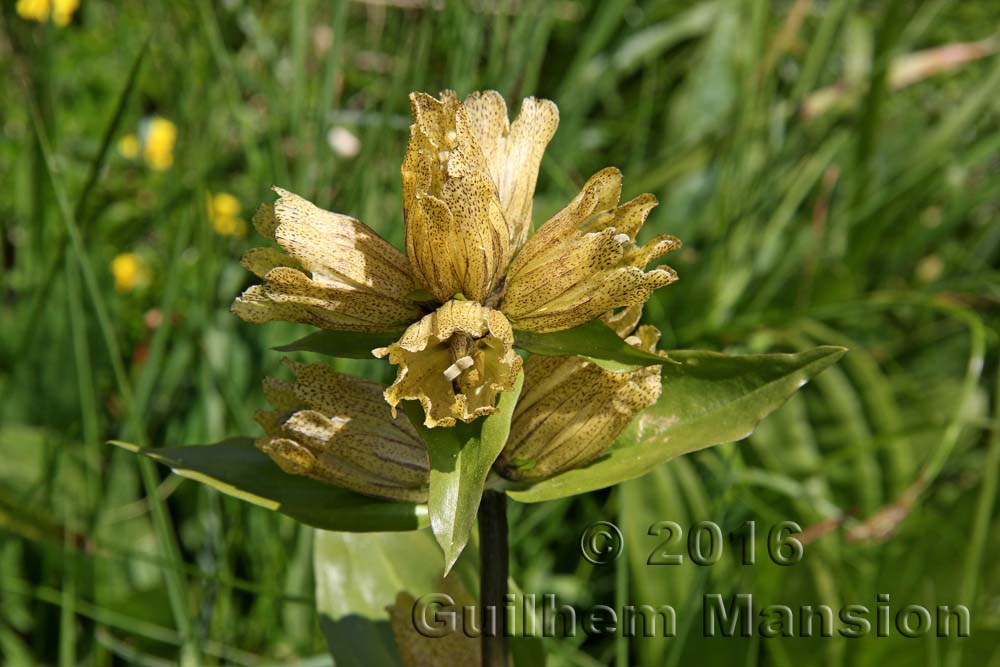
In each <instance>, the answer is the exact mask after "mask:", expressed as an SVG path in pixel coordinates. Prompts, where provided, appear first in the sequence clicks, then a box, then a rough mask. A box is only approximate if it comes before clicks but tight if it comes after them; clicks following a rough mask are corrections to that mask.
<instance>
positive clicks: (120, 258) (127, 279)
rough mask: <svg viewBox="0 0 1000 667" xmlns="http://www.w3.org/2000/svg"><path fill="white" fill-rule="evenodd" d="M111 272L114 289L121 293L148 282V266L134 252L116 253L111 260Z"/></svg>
mask: <svg viewBox="0 0 1000 667" xmlns="http://www.w3.org/2000/svg"><path fill="white" fill-rule="evenodd" d="M111 274H112V275H113V276H114V277H115V289H116V290H118V291H119V292H121V293H125V292H131V291H132V290H134V289H135V288H136V287H144V286H146V285H148V284H149V277H150V276H149V268H148V267H147V266H146V264H145V262H143V261H142V259H141V258H140V257H139V256H138V255H137V254H135V253H134V252H126V253H122V254H120V255H116V256H115V258H114V259H113V260H111Z"/></svg>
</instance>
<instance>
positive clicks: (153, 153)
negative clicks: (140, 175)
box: [118, 116, 177, 171]
mask: <svg viewBox="0 0 1000 667" xmlns="http://www.w3.org/2000/svg"><path fill="white" fill-rule="evenodd" d="M176 143H177V126H176V125H174V123H173V122H172V121H170V120H169V119H167V118H163V117H162V116H153V117H152V118H149V119H147V120H145V121H143V124H142V128H141V130H140V132H139V134H138V135H136V134H135V133H129V134H126V135H125V136H123V137H122V138H121V139H119V140H118V152H119V153H120V154H121V156H122V157H124V158H125V159H127V160H134V159H136V158H138V157H139V155H140V154H141V155H142V158H143V160H144V161H145V162H146V165H148V166H149V168H150V169H153V170H155V171H166V170H167V169H170V167H172V166H173V164H174V145H175V144H176Z"/></svg>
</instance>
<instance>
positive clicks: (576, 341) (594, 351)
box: [514, 320, 671, 370]
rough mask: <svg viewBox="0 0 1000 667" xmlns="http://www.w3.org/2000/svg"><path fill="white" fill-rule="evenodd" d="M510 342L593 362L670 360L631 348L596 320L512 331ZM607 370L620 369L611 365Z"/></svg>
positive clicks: (632, 363) (534, 351) (530, 349)
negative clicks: (559, 327) (540, 330)
mask: <svg viewBox="0 0 1000 667" xmlns="http://www.w3.org/2000/svg"><path fill="white" fill-rule="evenodd" d="M514 345H515V346H517V347H519V348H521V349H522V350H527V351H528V352H531V353H532V354H543V355H546V356H570V355H576V356H580V357H589V358H591V359H593V360H594V361H595V362H597V363H599V364H601V362H617V363H619V364H625V365H627V366H649V365H652V364H665V363H670V361H671V360H670V359H668V358H666V357H661V356H659V355H656V354H653V353H652V352H646V351H645V350H641V349H639V348H637V347H632V346H631V345H629V344H628V343H626V342H625V340H624V339H623V338H621V337H620V336H619V335H618V334H616V333H615V332H614V331H613V330H612V329H611V328H610V327H608V326H607V325H606V324H604V322H601V321H600V320H593V321H591V322H587V323H586V324H581V325H580V326H578V327H573V328H572V329H565V330H563V331H554V332H552V333H534V332H531V331H519V330H515V331H514ZM601 365H604V364H601ZM611 370H620V369H619V368H617V367H614V366H613V365H612V368H611Z"/></svg>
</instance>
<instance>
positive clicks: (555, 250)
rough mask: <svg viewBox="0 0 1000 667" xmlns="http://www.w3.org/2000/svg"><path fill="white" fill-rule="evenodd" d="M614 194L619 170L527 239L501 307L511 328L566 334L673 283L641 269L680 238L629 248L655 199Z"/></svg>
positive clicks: (595, 180)
mask: <svg viewBox="0 0 1000 667" xmlns="http://www.w3.org/2000/svg"><path fill="white" fill-rule="evenodd" d="M620 192H621V174H620V173H619V172H618V170H617V169H614V168H609V169H604V170H602V171H600V172H598V173H597V174H595V175H594V176H592V177H591V178H590V180H588V181H587V183H586V184H585V185H584V187H583V190H581V192H580V194H578V195H577V196H576V197H575V198H574V199H573V201H572V202H570V203H569V205H567V206H566V207H565V208H564V209H563V210H562V211H560V212H559V213H557V214H556V215H555V216H553V217H552V218H551V219H550V220H549V221H548V222H547V223H545V225H543V226H542V228H541V229H540V230H539V231H538V233H537V234H535V235H534V236H532V237H531V238H530V239H528V241H527V243H525V245H524V247H523V248H522V249H521V252H520V253H519V254H518V255H517V257H515V258H514V261H513V262H512V263H511V267H510V270H509V272H508V275H507V283H506V286H505V291H504V294H503V300H502V302H501V304H500V309H501V310H502V311H503V313H504V314H505V315H507V317H508V318H509V319H510V321H511V322H512V323H513V325H514V326H515V327H516V328H518V329H524V330H528V331H537V332H549V331H559V330H562V329H569V328H571V327H575V326H579V325H581V324H584V323H586V322H589V321H591V320H593V319H595V318H597V317H600V316H602V315H604V314H605V313H607V312H608V311H609V310H613V309H616V308H621V307H626V306H634V305H638V304H642V303H644V302H645V301H647V300H648V299H649V297H650V295H651V294H652V292H653V290H655V289H657V288H659V287H663V286H664V285H668V284H670V283H671V282H674V281H675V280H677V274H676V273H675V272H674V271H673V269H670V268H669V267H657V268H655V269H652V270H650V271H646V270H645V267H646V265H647V264H648V263H649V262H651V261H652V260H654V259H656V258H657V257H660V256H662V255H664V254H666V253H668V252H670V251H672V250H675V249H676V248H678V247H680V241H678V240H677V239H676V238H674V237H673V236H667V235H662V236H657V237H656V238H654V239H652V240H651V241H649V242H647V243H645V244H643V245H637V244H636V243H635V236H636V234H637V233H638V231H639V229H640V228H641V227H642V224H643V223H644V222H645V220H646V217H647V216H648V215H649V212H650V210H652V208H653V207H654V206H656V198H655V197H653V196H652V195H641V196H639V197H636V198H635V199H633V200H631V201H628V202H626V203H624V204H622V205H621V206H617V205H616V204H617V202H618V196H619V194H620Z"/></svg>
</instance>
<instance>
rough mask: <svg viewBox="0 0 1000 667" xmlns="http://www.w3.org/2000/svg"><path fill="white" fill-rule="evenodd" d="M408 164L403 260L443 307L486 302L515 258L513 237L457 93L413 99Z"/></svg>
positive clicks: (405, 171) (417, 95)
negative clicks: (457, 301)
mask: <svg viewBox="0 0 1000 667" xmlns="http://www.w3.org/2000/svg"><path fill="white" fill-rule="evenodd" d="M410 106H411V109H412V111H413V117H414V120H415V122H414V124H413V125H412V126H411V127H410V142H409V144H408V145H407V148H406V155H405V156H404V158H403V165H402V169H401V172H402V177H403V217H404V221H405V225H406V230H405V232H406V233H405V236H406V254H407V256H408V257H409V259H410V263H411V264H412V266H413V270H414V273H415V274H416V276H417V280H418V282H419V283H420V284H421V285H422V286H424V287H426V288H427V289H428V290H430V292H431V293H433V294H434V295H435V296H436V297H437V298H438V299H439V300H441V301H446V300H448V299H450V298H451V297H452V296H454V295H455V294H458V293H461V294H463V295H464V296H465V297H466V298H469V299H472V300H476V301H482V300H484V299H485V298H486V297H487V296H488V295H489V294H490V292H492V290H493V288H494V287H495V286H496V284H497V282H498V281H499V279H500V277H501V275H502V272H503V270H504V269H505V268H506V266H507V263H508V260H509V258H510V229H509V227H508V224H507V221H506V219H505V218H504V212H503V208H502V207H501V204H500V200H499V198H498V194H497V188H496V184H495V183H494V182H493V180H492V177H491V176H490V171H489V165H488V164H487V160H486V157H485V156H484V155H483V150H482V148H481V146H480V144H479V142H478V140H477V138H476V136H475V132H476V130H475V126H474V124H473V123H472V121H470V118H469V115H468V111H467V110H466V108H465V107H464V106H463V105H462V104H460V103H459V102H458V99H457V98H456V97H455V95H454V93H453V92H451V91H445V92H444V93H442V94H441V99H439V100H438V99H435V98H433V97H431V96H430V95H427V94H425V93H413V94H411V95H410Z"/></svg>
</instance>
